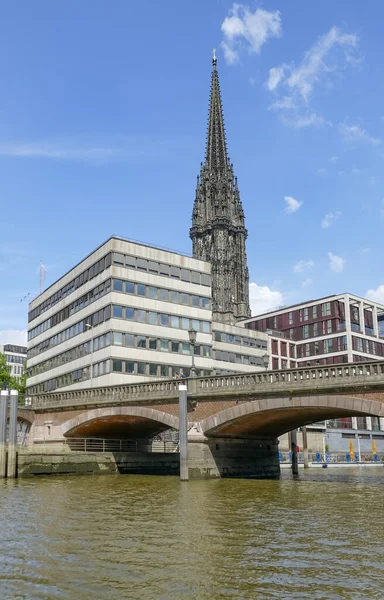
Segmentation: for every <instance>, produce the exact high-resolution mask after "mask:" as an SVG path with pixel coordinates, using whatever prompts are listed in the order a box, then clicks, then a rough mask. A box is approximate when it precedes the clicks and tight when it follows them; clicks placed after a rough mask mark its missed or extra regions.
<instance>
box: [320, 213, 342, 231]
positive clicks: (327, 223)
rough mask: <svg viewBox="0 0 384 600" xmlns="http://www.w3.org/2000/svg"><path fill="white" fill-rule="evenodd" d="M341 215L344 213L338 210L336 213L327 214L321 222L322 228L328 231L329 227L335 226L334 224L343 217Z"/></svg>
mask: <svg viewBox="0 0 384 600" xmlns="http://www.w3.org/2000/svg"><path fill="white" fill-rule="evenodd" d="M341 214H342V213H341V212H340V211H339V210H337V211H336V212H329V213H327V214H326V215H325V217H324V218H323V220H322V221H321V226H322V228H323V229H328V227H331V225H333V224H334V222H335V221H337V219H339V218H340V217H341Z"/></svg>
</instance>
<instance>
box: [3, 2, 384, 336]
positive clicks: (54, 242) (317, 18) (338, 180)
mask: <svg viewBox="0 0 384 600" xmlns="http://www.w3.org/2000/svg"><path fill="white" fill-rule="evenodd" d="M383 20H384V4H383V3H382V2H379V1H376V2H372V3H371V4H370V7H369V9H368V8H367V9H365V10H362V4H361V1H360V0H338V2H334V0H323V1H322V2H316V3H315V2H302V1H298V0H291V1H290V2H286V0H284V1H283V0H275V1H272V0H271V1H269V0H266V1H264V2H263V3H259V2H256V3H254V2H251V3H249V4H240V3H239V4H233V3H232V2H230V1H227V0H210V1H209V2H207V0H183V2H175V1H174V0H163V1H162V2H158V1H157V0H148V1H147V2H127V1H126V0H115V1H114V2H112V3H111V2H107V1H106V0H103V1H101V0H82V1H81V2H78V1H77V0H76V1H75V0H66V2H52V1H51V0H40V1H39V2H30V1H27V0H24V1H23V0H20V1H19V2H13V3H5V4H4V5H3V7H2V18H1V21H0V81H1V87H0V90H1V92H0V197H1V213H0V214H1V237H0V273H1V299H0V342H2V343H4V342H19V341H22V340H23V339H24V333H23V332H24V330H25V329H26V323H27V319H26V316H27V308H28V303H27V300H24V301H21V300H22V299H23V298H24V297H25V296H27V295H28V294H29V296H28V300H29V299H31V298H32V297H33V296H34V295H36V294H37V292H38V289H39V264H40V261H42V262H43V263H44V264H45V265H46V269H47V273H46V281H45V284H46V285H47V286H48V285H50V284H51V283H52V282H53V281H55V280H56V279H57V278H58V277H59V276H60V275H62V274H63V273H65V272H66V271H67V270H68V269H69V268H70V267H71V266H73V265H74V264H75V263H77V262H78V261H79V260H81V258H83V257H84V256H85V255H86V254H88V253H89V252H90V251H91V250H92V249H93V248H95V247H96V246H98V245H99V244H100V243H101V242H103V241H104V240H105V239H107V238H108V237H109V236H110V235H111V234H118V235H122V236H125V237H128V238H133V239H137V240H142V241H147V242H150V243H152V244H156V245H160V246H165V247H170V248H172V249H176V250H180V251H190V248H191V244H190V240H189V237H188V230H189V226H190V219H191V211H192V205H193V200H194V190H195V183H196V175H197V173H198V171H199V164H200V161H201V160H203V158H204V145H205V134H206V120H207V112H208V96H209V84H210V71H211V56H212V48H213V47H214V46H215V47H216V48H217V56H218V69H219V75H220V83H221V90H222V96H223V104H224V116H225V122H226V129H227V139H228V148H229V153H230V157H231V160H232V161H233V163H234V167H235V172H236V174H237V176H238V180H239V186H240V193H241V198H242V202H243V206H244V210H245V214H246V224H247V227H248V231H249V238H248V244H247V251H248V262H249V270H250V278H251V281H252V284H251V298H252V306H253V310H254V312H255V311H260V310H266V309H268V308H272V307H274V306H277V305H282V304H291V303H295V302H298V301H303V300H306V299H309V298H316V297H320V296H324V295H328V294H332V293H339V292H344V291H350V292H352V293H355V294H358V295H362V296H365V295H369V296H370V297H372V298H374V299H376V300H379V301H382V302H384V277H383V274H382V268H381V267H382V256H383V244H384V242H383V224H384V190H383V176H382V171H383V164H384V162H383V161H384V108H383V96H384V93H383V92H384V90H383V87H384V78H383V72H382V56H383V54H384V40H383V37H382V23H383Z"/></svg>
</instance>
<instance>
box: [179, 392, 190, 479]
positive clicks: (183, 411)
mask: <svg viewBox="0 0 384 600" xmlns="http://www.w3.org/2000/svg"><path fill="white" fill-rule="evenodd" d="M179 447H180V481H188V479H189V475H188V413H187V386H186V384H185V383H179Z"/></svg>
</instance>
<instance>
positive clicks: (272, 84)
mask: <svg viewBox="0 0 384 600" xmlns="http://www.w3.org/2000/svg"><path fill="white" fill-rule="evenodd" d="M287 68H288V65H285V64H282V65H281V66H280V67H272V69H269V77H268V81H267V83H266V84H265V85H266V86H267V88H268V89H269V91H270V92H273V90H275V89H276V88H277V86H278V85H279V83H280V81H281V80H282V79H283V77H284V73H285V71H286V69H287Z"/></svg>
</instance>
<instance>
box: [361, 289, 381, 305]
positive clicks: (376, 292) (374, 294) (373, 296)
mask: <svg viewBox="0 0 384 600" xmlns="http://www.w3.org/2000/svg"><path fill="white" fill-rule="evenodd" d="M364 297H365V298H368V300H373V301H374V302H379V303H380V304H384V285H379V286H377V288H376V289H371V290H368V291H367V292H366V293H365V295H364Z"/></svg>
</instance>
